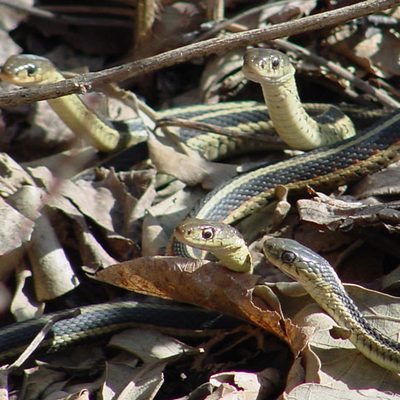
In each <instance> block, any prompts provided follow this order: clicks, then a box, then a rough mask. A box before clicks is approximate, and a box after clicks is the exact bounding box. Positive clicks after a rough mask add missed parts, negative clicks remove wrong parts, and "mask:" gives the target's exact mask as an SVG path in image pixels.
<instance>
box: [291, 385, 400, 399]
mask: <svg viewBox="0 0 400 400" xmlns="http://www.w3.org/2000/svg"><path fill="white" fill-rule="evenodd" d="M398 398H399V397H398V395H397V394H394V393H384V392H381V391H379V390H375V389H370V388H367V389H364V390H360V389H351V388H349V389H347V390H341V389H338V388H334V387H331V386H329V385H319V384H316V383H305V384H303V385H299V386H297V387H296V388H295V389H293V390H292V391H291V392H290V393H289V394H287V395H285V396H284V399H285V400H305V399H307V400H320V399H324V400H338V399H341V400H397V399H398Z"/></svg>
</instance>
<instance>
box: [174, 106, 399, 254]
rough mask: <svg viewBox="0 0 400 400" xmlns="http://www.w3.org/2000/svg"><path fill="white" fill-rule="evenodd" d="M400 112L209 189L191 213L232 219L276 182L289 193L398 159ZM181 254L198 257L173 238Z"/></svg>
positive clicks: (256, 205) (261, 201)
mask: <svg viewBox="0 0 400 400" xmlns="http://www.w3.org/2000/svg"><path fill="white" fill-rule="evenodd" d="M399 152H400V112H398V111H396V112H395V113H393V114H392V115H391V116H389V117H387V118H385V119H383V120H382V121H381V122H379V123H378V124H376V125H375V126H373V127H371V128H370V129H367V130H366V131H364V132H362V133H360V134H359V135H357V136H355V137H353V138H350V139H347V140H345V141H343V142H340V143H337V144H333V145H331V146H327V147H323V148H320V149H316V150H313V151H311V152H308V153H305V154H302V155H299V156H296V157H293V158H291V159H289V160H286V161H282V162H279V163H276V164H273V165H269V166H267V167H263V168H259V169H257V170H255V171H251V172H248V173H245V174H242V175H239V176H238V177H235V178H233V179H231V180H229V181H228V182H226V183H225V184H223V185H222V186H220V187H217V188H216V189H214V190H213V191H211V192H209V193H208V194H207V195H206V196H205V197H204V199H202V200H201V202H200V203H199V204H198V205H197V206H196V207H195V209H194V210H193V211H192V212H191V213H190V217H191V218H197V219H205V220H212V221H218V222H224V223H226V224H232V223H234V222H236V221H238V220H240V219H242V218H245V217H246V216H248V215H250V214H252V213H254V212H255V211H258V210H259V209H261V208H262V207H264V206H265V205H267V204H268V202H270V201H272V199H273V198H274V194H275V187H276V186H277V185H285V187H286V188H287V189H289V190H290V193H293V192H296V191H301V190H304V189H305V188H306V187H307V186H312V187H313V188H321V187H322V188H323V187H329V186H330V187H332V186H335V185H339V184H343V183H347V182H350V181H354V180H357V179H360V177H362V176H365V175H367V174H369V173H371V172H374V171H377V170H379V169H381V168H383V167H384V166H385V165H388V164H390V163H391V162H393V161H394V160H395V159H396V158H398V156H399ZM174 251H175V253H176V254H179V255H184V256H189V257H192V258H194V257H196V254H195V253H194V252H193V251H192V249H191V248H190V247H188V246H186V245H184V244H182V243H179V242H175V243H174Z"/></svg>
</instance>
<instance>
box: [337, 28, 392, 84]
mask: <svg viewBox="0 0 400 400" xmlns="http://www.w3.org/2000/svg"><path fill="white" fill-rule="evenodd" d="M329 42H330V44H331V45H332V47H333V48H334V49H335V51H336V52H338V53H341V54H343V55H345V56H346V57H347V58H348V59H349V60H352V61H353V62H355V63H356V64H358V65H360V66H361V67H363V68H364V69H365V70H366V71H367V72H368V73H372V74H375V75H377V76H379V77H383V78H390V77H392V76H397V75H399V74H400V62H399V59H400V40H399V37H398V35H396V34H395V33H392V32H391V31H390V30H389V29H383V28H381V27H374V26H367V25H365V26H364V27H359V28H357V29H356V28H355V27H354V26H353V27H351V26H349V25H343V26H342V27H341V30H340V31H339V30H337V31H336V33H335V37H332V38H331V39H330V40H329Z"/></svg>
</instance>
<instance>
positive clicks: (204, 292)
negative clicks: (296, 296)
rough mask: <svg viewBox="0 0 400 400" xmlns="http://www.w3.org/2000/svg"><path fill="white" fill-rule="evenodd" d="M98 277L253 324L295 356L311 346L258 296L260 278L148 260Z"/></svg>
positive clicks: (211, 266)
mask: <svg viewBox="0 0 400 400" xmlns="http://www.w3.org/2000/svg"><path fill="white" fill-rule="evenodd" d="M94 277H95V279H97V280H100V281H102V282H107V283H110V284H112V285H115V286H119V287H122V288H125V289H128V290H131V291H135V292H138V293H142V294H146V295H151V296H157V297H161V298H165V299H172V300H175V301H180V302H184V303H190V304H195V305H198V306H201V307H204V308H207V309H211V310H215V311H217V312H221V313H224V314H228V315H233V316H236V317H238V318H241V319H244V320H247V321H249V322H251V323H253V324H254V325H257V326H259V327H261V328H262V329H264V330H265V331H267V332H270V333H272V334H274V335H275V336H278V337H279V338H280V339H281V340H283V341H284V342H286V343H287V344H288V345H289V346H290V348H291V350H292V352H293V354H294V357H295V358H296V357H298V356H299V354H300V352H301V351H302V349H303V348H304V347H305V345H306V343H307V338H308V335H307V334H306V333H305V332H303V331H302V330H301V329H300V328H299V327H298V326H296V325H294V324H293V323H291V322H290V320H286V319H283V318H282V317H281V316H280V315H279V313H278V312H276V311H273V310H271V309H269V308H268V307H267V305H266V303H265V302H263V301H262V300H261V299H260V298H258V297H257V296H254V295H253V289H254V287H255V286H256V284H257V282H258V281H259V278H260V277H259V276H257V275H250V274H242V273H235V272H231V271H228V270H227V269H226V268H224V267H222V266H220V265H219V264H216V263H212V262H208V261H206V260H191V259H187V258H182V257H161V256H157V257H142V258H136V259H134V260H131V261H126V262H123V263H120V264H115V265H112V266H110V267H108V268H106V269H104V270H101V271H99V272H97V273H96V274H95V276H94Z"/></svg>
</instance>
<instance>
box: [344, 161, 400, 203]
mask: <svg viewBox="0 0 400 400" xmlns="http://www.w3.org/2000/svg"><path fill="white" fill-rule="evenodd" d="M399 182H400V163H395V164H392V165H390V166H389V167H388V168H386V169H384V170H383V171H380V172H376V173H375V174H372V175H368V176H366V177H365V178H364V179H362V180H361V181H360V182H358V183H357V184H355V185H354V187H353V189H352V191H351V192H352V194H353V195H354V196H357V197H358V198H366V197H370V196H388V195H398V194H400V184H399Z"/></svg>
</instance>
